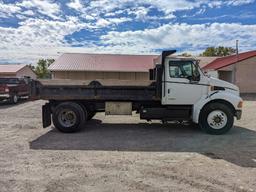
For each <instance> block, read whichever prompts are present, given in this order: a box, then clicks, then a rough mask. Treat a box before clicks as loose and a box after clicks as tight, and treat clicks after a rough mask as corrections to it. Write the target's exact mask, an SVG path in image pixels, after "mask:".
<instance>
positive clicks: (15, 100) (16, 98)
mask: <svg viewBox="0 0 256 192" xmlns="http://www.w3.org/2000/svg"><path fill="white" fill-rule="evenodd" d="M18 100H19V97H18V95H17V94H14V95H12V96H11V98H10V102H11V103H12V104H17V103H18Z"/></svg>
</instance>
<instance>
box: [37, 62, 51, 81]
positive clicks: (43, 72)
mask: <svg viewBox="0 0 256 192" xmlns="http://www.w3.org/2000/svg"><path fill="white" fill-rule="evenodd" d="M53 62H54V59H39V61H38V62H37V66H36V70H35V72H36V75H37V77H38V78H40V79H47V78H50V77H51V73H50V71H49V70H48V67H49V66H50V65H51V64H52V63H53Z"/></svg>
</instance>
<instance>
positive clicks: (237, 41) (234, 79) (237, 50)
mask: <svg viewBox="0 0 256 192" xmlns="http://www.w3.org/2000/svg"><path fill="white" fill-rule="evenodd" d="M238 61H239V40H236V63H235V64H234V70H233V83H234V84H236V65H237V63H238Z"/></svg>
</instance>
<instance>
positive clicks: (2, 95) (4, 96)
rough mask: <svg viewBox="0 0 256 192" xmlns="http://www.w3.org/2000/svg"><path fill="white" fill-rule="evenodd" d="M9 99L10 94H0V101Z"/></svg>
mask: <svg viewBox="0 0 256 192" xmlns="http://www.w3.org/2000/svg"><path fill="white" fill-rule="evenodd" d="M10 97H11V95H10V94H5V93H0V100H4V99H9V98H10Z"/></svg>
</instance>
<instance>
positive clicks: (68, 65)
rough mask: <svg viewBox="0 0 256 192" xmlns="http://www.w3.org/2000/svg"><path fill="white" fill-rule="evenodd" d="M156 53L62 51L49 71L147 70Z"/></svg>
mask: <svg viewBox="0 0 256 192" xmlns="http://www.w3.org/2000/svg"><path fill="white" fill-rule="evenodd" d="M156 57H157V55H115V54H90V53H64V54H63V55H61V56H60V57H59V58H58V59H57V60H56V61H55V62H54V63H53V64H52V65H51V66H50V67H49V70H50V71H109V72H148V70H149V69H150V68H153V59H155V58H156Z"/></svg>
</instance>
